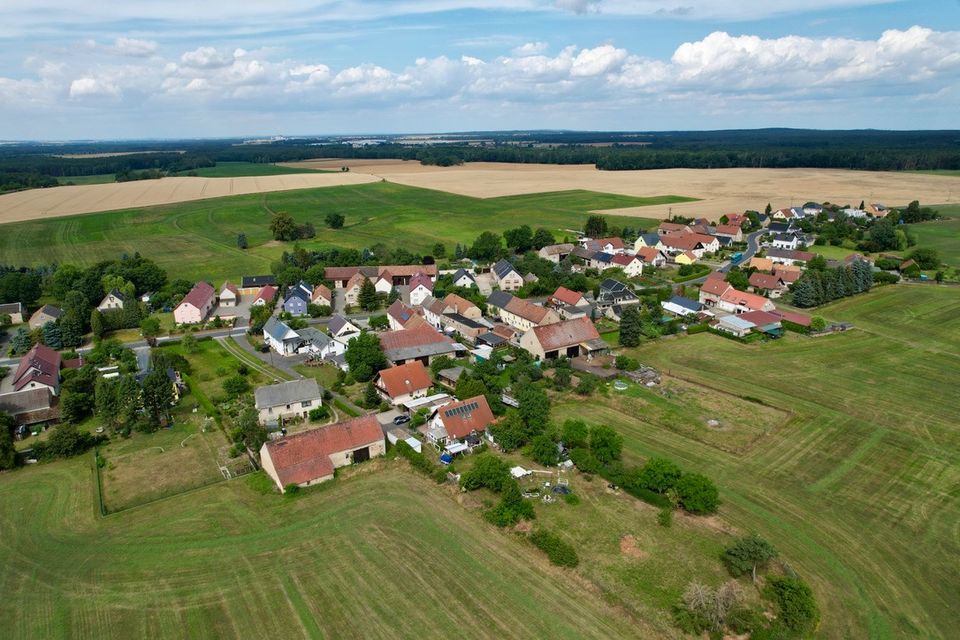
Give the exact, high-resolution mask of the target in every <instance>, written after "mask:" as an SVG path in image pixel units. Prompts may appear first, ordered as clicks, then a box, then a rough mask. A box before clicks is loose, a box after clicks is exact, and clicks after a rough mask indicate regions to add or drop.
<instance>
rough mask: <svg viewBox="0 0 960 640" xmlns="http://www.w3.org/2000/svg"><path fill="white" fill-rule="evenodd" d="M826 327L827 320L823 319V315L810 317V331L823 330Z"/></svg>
mask: <svg viewBox="0 0 960 640" xmlns="http://www.w3.org/2000/svg"><path fill="white" fill-rule="evenodd" d="M826 328H827V321H826V320H824V319H823V316H813V317H812V318H811V319H810V329H811V331H823V330H824V329H826Z"/></svg>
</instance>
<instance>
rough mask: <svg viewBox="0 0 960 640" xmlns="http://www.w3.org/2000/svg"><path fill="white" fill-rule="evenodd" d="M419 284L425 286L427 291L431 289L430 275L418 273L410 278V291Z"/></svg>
mask: <svg viewBox="0 0 960 640" xmlns="http://www.w3.org/2000/svg"><path fill="white" fill-rule="evenodd" d="M420 285H423V286H424V287H426V288H427V291H433V280H431V279H430V276H428V275H426V274H423V273H418V274H417V275H415V276H413V277H412V278H410V291H413V290H414V289H416V288H417V287H419V286H420Z"/></svg>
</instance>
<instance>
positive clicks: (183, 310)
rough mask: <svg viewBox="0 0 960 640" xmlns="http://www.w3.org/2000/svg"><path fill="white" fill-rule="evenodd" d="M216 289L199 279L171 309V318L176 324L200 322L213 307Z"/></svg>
mask: <svg viewBox="0 0 960 640" xmlns="http://www.w3.org/2000/svg"><path fill="white" fill-rule="evenodd" d="M216 293H217V292H216V291H215V290H214V288H213V287H211V286H210V285H209V284H208V283H206V282H203V281H200V282H198V283H197V284H195V285H193V289H190V292H189V293H187V295H185V296H184V297H183V300H181V301H180V304H178V305H177V306H176V307H174V309H173V320H174V322H176V323H177V324H200V323H201V322H203V321H204V320H205V319H206V318H207V316H208V315H210V310H211V309H213V303H214V302H215V301H216Z"/></svg>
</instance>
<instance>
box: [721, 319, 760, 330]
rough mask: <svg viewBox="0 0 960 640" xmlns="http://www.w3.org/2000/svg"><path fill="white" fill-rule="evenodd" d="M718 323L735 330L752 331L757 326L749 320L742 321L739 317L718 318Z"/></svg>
mask: <svg viewBox="0 0 960 640" xmlns="http://www.w3.org/2000/svg"><path fill="white" fill-rule="evenodd" d="M720 323H721V324H725V325H727V326H730V327H734V328H735V329H752V328H754V327H755V326H757V325H755V324H754V323H752V322H750V321H749V320H744V319H743V318H741V317H740V316H724V317H722V318H720Z"/></svg>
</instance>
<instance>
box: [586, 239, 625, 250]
mask: <svg viewBox="0 0 960 640" xmlns="http://www.w3.org/2000/svg"><path fill="white" fill-rule="evenodd" d="M580 244H581V245H583V248H585V249H589V250H590V251H596V252H603V253H612V254H617V253H623V250H624V248H625V245H624V244H623V238H598V239H597V240H590V239H589V238H584V239H583V240H581V243H580Z"/></svg>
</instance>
